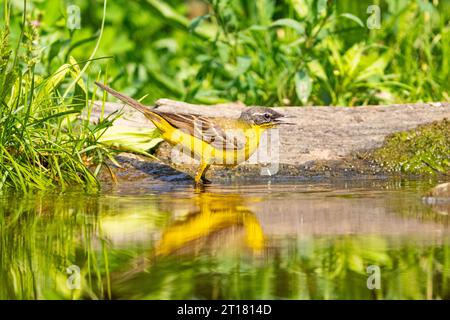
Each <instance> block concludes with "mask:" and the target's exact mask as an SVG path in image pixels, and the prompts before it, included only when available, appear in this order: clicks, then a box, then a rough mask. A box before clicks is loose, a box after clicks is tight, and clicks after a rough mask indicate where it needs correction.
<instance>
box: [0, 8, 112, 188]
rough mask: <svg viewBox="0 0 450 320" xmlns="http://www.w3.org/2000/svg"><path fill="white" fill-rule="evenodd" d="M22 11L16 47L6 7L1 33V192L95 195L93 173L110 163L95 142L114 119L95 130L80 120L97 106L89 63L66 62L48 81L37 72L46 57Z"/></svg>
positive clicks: (33, 28) (108, 153)
mask: <svg viewBox="0 0 450 320" xmlns="http://www.w3.org/2000/svg"><path fill="white" fill-rule="evenodd" d="M26 5H27V2H26V1H24V8H25V9H24V11H23V20H22V21H21V23H20V24H21V26H22V32H21V33H20V36H19V40H18V43H11V40H10V24H12V23H13V22H12V21H9V17H10V13H9V11H8V9H9V7H8V1H7V3H6V4H5V21H6V23H5V25H2V26H1V31H0V88H1V90H0V102H1V107H0V191H1V190H3V189H5V188H11V189H15V190H21V191H24V192H25V191H28V190H30V189H41V190H45V189H48V188H54V187H59V188H62V189H66V188H68V187H72V186H82V187H85V188H87V189H91V190H92V189H98V188H99V183H98V181H97V179H96V173H97V172H98V170H99V168H100V166H101V165H102V164H103V163H104V160H106V159H107V158H110V157H111V154H110V152H109V150H108V148H106V147H105V146H103V145H102V144H100V143H99V141H98V140H99V139H100V137H101V136H102V134H103V133H104V132H105V130H106V129H107V128H108V127H109V126H110V125H111V121H112V120H113V117H114V116H112V117H109V118H104V119H100V121H99V122H98V123H96V124H92V123H90V122H89V120H88V118H86V117H85V118H84V119H83V118H82V117H81V114H82V113H85V114H87V115H89V114H90V113H91V110H92V108H93V105H94V100H96V95H95V92H94V93H92V94H90V93H89V91H88V90H87V87H89V83H86V82H85V80H84V78H83V77H82V75H83V73H84V71H85V70H86V68H87V66H88V65H89V63H90V62H89V61H88V62H85V64H84V68H83V69H82V68H80V65H81V64H80V63H78V62H77V61H76V60H75V59H74V58H73V57H69V58H68V60H69V61H67V62H66V63H65V64H63V65H61V66H60V67H59V68H57V70H55V71H54V72H52V73H51V74H50V75H45V74H43V73H42V72H38V71H37V70H38V69H41V68H42V65H43V64H44V63H45V61H43V59H45V56H44V55H43V53H42V48H41V47H40V46H39V32H38V30H37V28H36V26H35V25H34V24H33V23H32V22H31V21H30V19H29V15H28V12H27V10H26ZM94 54H95V52H94V53H93V55H94ZM93 55H92V57H91V58H93ZM62 92H64V93H62Z"/></svg>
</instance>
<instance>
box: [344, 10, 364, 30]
mask: <svg viewBox="0 0 450 320" xmlns="http://www.w3.org/2000/svg"><path fill="white" fill-rule="evenodd" d="M339 16H340V17H343V18H347V19H349V20H352V21H354V22H356V23H357V24H359V26H360V27H361V28H364V27H365V26H364V23H363V22H362V20H361V19H360V18H358V17H357V16H355V15H354V14H351V13H342V14H341V15H339Z"/></svg>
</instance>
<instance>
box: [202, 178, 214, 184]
mask: <svg viewBox="0 0 450 320" xmlns="http://www.w3.org/2000/svg"><path fill="white" fill-rule="evenodd" d="M202 182H203V184H211V183H212V181H211V180H208V179H206V178H202Z"/></svg>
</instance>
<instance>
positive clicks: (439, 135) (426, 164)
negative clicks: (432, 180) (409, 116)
mask: <svg viewBox="0 0 450 320" xmlns="http://www.w3.org/2000/svg"><path fill="white" fill-rule="evenodd" d="M372 157H373V160H374V161H375V162H377V163H378V164H380V165H382V166H385V167H387V168H388V170H392V171H396V172H402V173H407V174H436V173H449V172H450V121H449V120H448V119H443V120H442V121H436V122H433V123H430V124H426V125H421V126H419V127H417V128H415V129H412V130H409V131H405V132H398V133H395V134H392V135H390V136H388V137H387V138H386V140H385V142H384V145H383V146H382V147H381V148H380V149H377V150H376V151H374V152H373V153H372Z"/></svg>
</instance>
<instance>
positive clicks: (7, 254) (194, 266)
mask: <svg viewBox="0 0 450 320" xmlns="http://www.w3.org/2000/svg"><path fill="white" fill-rule="evenodd" d="M429 187H430V185H429V184H428V183H426V182H421V183H418V182H394V181H365V182H359V183H355V182H340V183H339V182H338V183H333V184H327V183H313V184H308V183H302V184H289V185H285V184H272V185H271V184H247V185H241V186H216V187H214V186H213V187H209V188H207V189H206V190H205V191H204V192H194V191H193V190H192V189H191V188H190V186H188V185H183V184H181V185H176V186H175V187H174V188H165V187H161V186H150V187H145V186H142V187H141V188H137V189H136V188H135V189H127V188H128V187H121V188H116V189H114V190H108V191H107V192H105V193H103V194H99V195H87V194H83V193H76V192H73V193H67V194H64V195H56V194H55V195H48V194H47V195H34V196H26V197H23V196H17V195H2V196H1V197H0V259H1V263H0V299H107V298H112V299H130V298H133V299H449V298H450V283H449V282H450V247H449V245H450V237H449V219H448V214H447V213H446V212H445V210H444V211H442V208H441V207H439V208H436V207H435V208H433V207H430V206H428V205H426V204H424V203H423V201H422V195H423V193H424V191H425V190H427V189H428V188H429ZM130 190H133V191H130Z"/></svg>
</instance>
